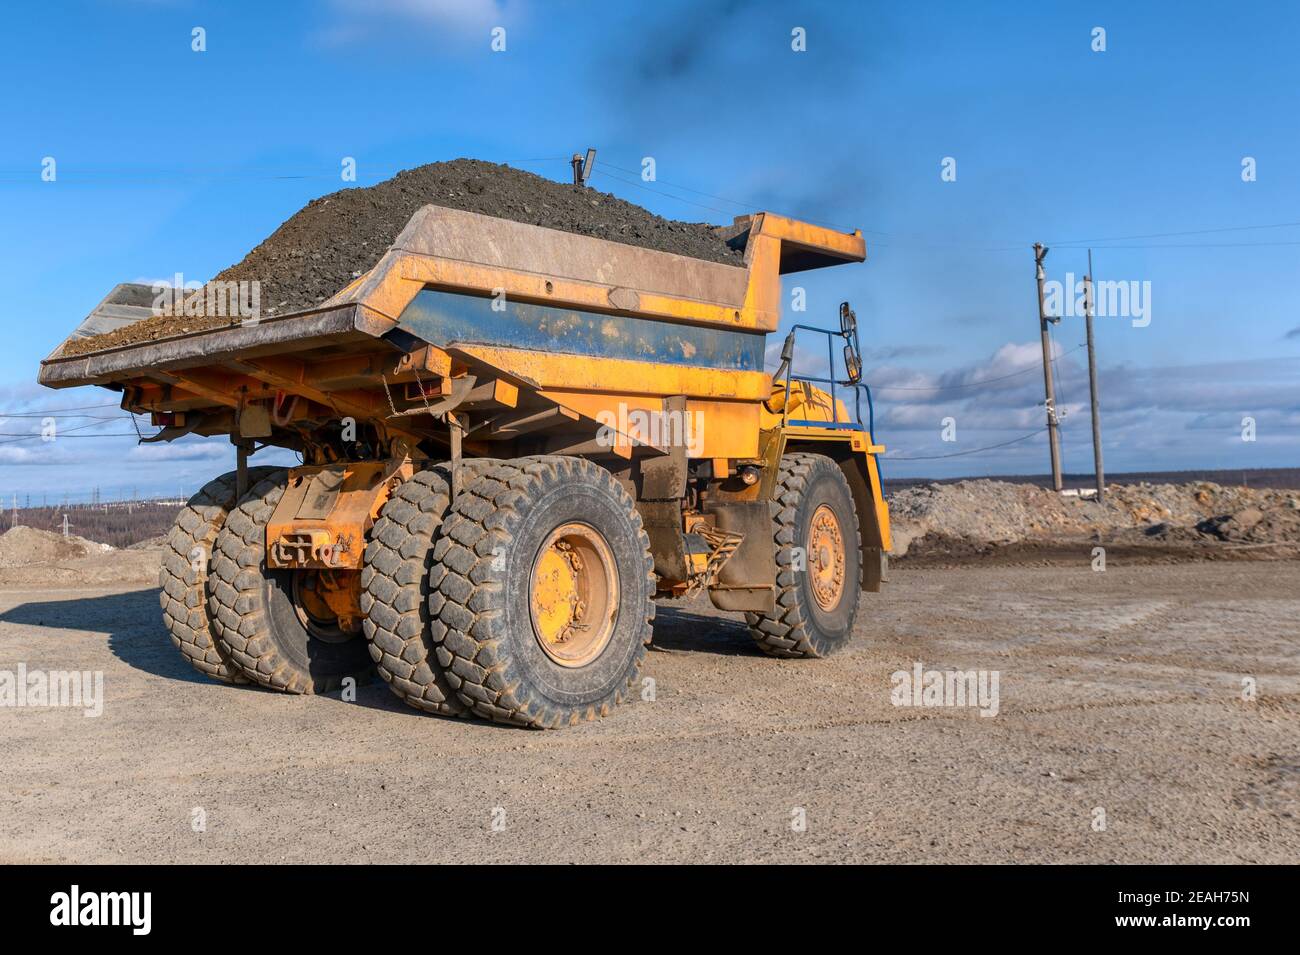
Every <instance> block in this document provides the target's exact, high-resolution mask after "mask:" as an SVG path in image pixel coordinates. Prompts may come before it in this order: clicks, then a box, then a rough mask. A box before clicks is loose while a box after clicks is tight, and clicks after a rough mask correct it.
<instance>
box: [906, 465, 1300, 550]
mask: <svg viewBox="0 0 1300 955" xmlns="http://www.w3.org/2000/svg"><path fill="white" fill-rule="evenodd" d="M889 512H890V521H891V525H892V528H893V538H894V549H893V552H892V554H893V556H894V557H895V558H899V557H906V558H907V559H911V560H916V559H963V558H968V557H977V556H987V555H992V554H1000V555H1003V556H1011V555H1020V556H1022V557H1025V558H1032V557H1034V556H1043V555H1045V554H1047V553H1048V552H1050V551H1051V550H1053V549H1059V548H1061V547H1070V546H1075V545H1078V544H1081V543H1086V542H1089V541H1091V542H1096V543H1102V544H1108V545H1117V546H1119V547H1121V548H1127V549H1130V550H1133V551H1135V552H1143V553H1152V554H1156V553H1160V554H1166V555H1169V556H1205V557H1216V556H1227V555H1228V554H1230V553H1232V554H1239V555H1243V556H1245V555H1246V552H1250V555H1251V556H1261V557H1271V556H1277V557H1288V556H1297V555H1300V491H1295V490H1281V489H1256V488H1243V487H1225V486H1223V485H1219V484H1212V483H1209V482H1195V483H1189V484H1131V485H1112V486H1110V487H1108V488H1107V489H1106V497H1105V500H1104V501H1103V502H1101V503H1099V502H1097V501H1096V500H1095V499H1090V498H1083V497H1078V496H1062V495H1060V494H1056V493H1054V492H1053V491H1050V490H1046V489H1044V488H1040V487H1035V486H1033V485H1029V484H1010V483H1007V482H1004V481H960V482H958V483H955V484H927V485H921V486H917V487H909V488H905V489H903V490H900V491H897V492H895V493H894V494H892V495H890V498H889Z"/></svg>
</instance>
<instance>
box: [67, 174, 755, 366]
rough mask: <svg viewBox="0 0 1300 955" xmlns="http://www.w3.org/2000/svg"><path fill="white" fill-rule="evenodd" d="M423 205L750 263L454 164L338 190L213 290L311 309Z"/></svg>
mask: <svg viewBox="0 0 1300 955" xmlns="http://www.w3.org/2000/svg"><path fill="white" fill-rule="evenodd" d="M425 205H437V206H445V207H447V208H450V209H460V210H464V211H468V212H478V213H482V214H483V215H489V216H496V217H497V218H500V219H511V220H513V221H515V222H525V223H529V224H531V225H538V226H545V227H547V228H550V229H559V230H560V231H562V232H573V233H576V234H578V235H586V236H595V237H596V238H601V239H610V240H612V241H615V242H623V243H625V244H627V245H636V246H641V247H642V248H647V249H657V250H659V251H661V252H673V253H676V254H678V255H685V256H690V257H691V258H696V259H706V260H708V261H711V262H723V263H725V264H727V265H741V264H743V259H744V256H743V253H741V252H739V251H737V250H735V249H732V248H731V247H730V246H728V245H727V244H726V242H725V241H724V240H723V239H722V237H721V236H720V235H719V234H718V233H717V232H716V231H715V230H714V228H713V227H712V226H710V225H708V224H707V223H694V222H678V221H675V220H672V219H664V218H661V217H659V216H657V215H655V214H654V213H652V212H650V211H648V210H646V209H643V208H641V207H640V206H638V205H634V204H632V203H630V202H626V201H624V200H623V199H619V198H618V197H616V196H612V195H609V194H608V193H604V192H599V191H597V190H595V189H588V188H584V187H581V186H575V185H573V184H571V183H562V182H555V181H554V180H551V179H546V178H543V177H542V176H538V175H535V174H533V173H531V172H525V171H523V170H521V169H512V168H511V167H509V166H502V165H498V164H496V163H490V162H482V161H480V160H477V159H453V160H451V161H449V162H436V163H429V164H428V165H425V166H418V167H416V168H415V169H407V170H404V171H402V172H400V173H398V174H397V175H396V176H395V177H393V178H392V179H388V180H385V181H384V182H381V183H378V184H376V185H373V186H367V187H363V188H350V189H340V190H339V191H338V192H332V193H330V194H329V195H327V196H322V197H321V198H319V199H313V200H312V201H311V202H309V203H308V204H307V205H306V206H304V207H303V208H302V209H301V210H299V211H298V212H297V213H295V214H294V215H293V216H292V217H290V218H289V219H288V220H287V221H286V222H285V223H284V224H283V225H281V226H280V227H279V228H278V229H276V230H275V231H274V232H273V233H271V235H270V237H269V238H267V239H266V240H265V241H264V242H263V243H262V244H261V245H259V246H257V248H255V249H253V251H251V252H249V253H248V255H246V256H245V257H244V258H243V260H242V261H240V262H239V263H238V264H236V265H232V266H231V267H230V268H228V269H225V270H224V271H222V272H221V273H219V274H218V275H216V276H215V277H214V278H213V281H221V282H239V281H257V282H259V283H260V288H259V293H260V303H261V311H262V315H263V316H264V317H274V316H276V315H284V314H287V313H289V312H296V311H301V310H302V309H306V308H311V307H312V306H315V305H319V304H320V303H321V302H323V301H324V300H325V299H327V298H329V297H330V296H332V295H334V294H335V293H336V292H338V291H340V290H341V289H343V288H344V287H345V286H346V285H347V284H348V283H349V282H351V281H352V280H353V279H354V278H357V277H358V276H360V275H362V274H364V273H365V272H368V271H369V270H370V269H371V268H372V267H374V265H375V263H376V262H378V261H379V258H380V256H382V255H383V254H384V252H385V251H386V250H387V249H388V247H389V246H390V245H392V243H393V240H394V239H396V238H397V236H398V234H399V233H400V232H401V231H402V229H403V228H405V226H406V223H407V222H408V221H410V218H411V216H412V215H414V214H415V212H416V211H417V210H418V209H420V207H422V206H425ZM237 320H238V319H234V320H232V319H230V318H226V317H215V316H202V317H189V316H187V317H173V316H170V315H155V316H152V317H150V318H146V319H143V320H142V321H139V322H136V323H135V324H133V325H128V326H127V327H125V328H119V329H116V330H114V331H112V332H108V333H106V334H103V335H96V336H93V337H89V338H79V339H76V340H74V341H70V342H68V343H67V345H66V346H65V348H64V351H63V354H65V355H79V354H84V353H86V352H91V351H98V350H99V349H102V348H111V347H116V346H120V345H129V344H135V343H138V342H144V341H153V340H155V339H159V338H165V337H168V336H170V335H175V334H178V333H180V332H181V331H182V330H184V331H190V332H192V331H198V330H201V329H204V328H215V327H218V326H221V325H227V324H233V322H234V321H237Z"/></svg>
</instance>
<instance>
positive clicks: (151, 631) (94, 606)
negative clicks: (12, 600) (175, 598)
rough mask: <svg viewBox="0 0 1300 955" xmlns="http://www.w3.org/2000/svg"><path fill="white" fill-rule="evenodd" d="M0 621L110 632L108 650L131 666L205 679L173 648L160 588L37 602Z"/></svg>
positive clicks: (190, 679) (1, 615)
mask: <svg viewBox="0 0 1300 955" xmlns="http://www.w3.org/2000/svg"><path fill="white" fill-rule="evenodd" d="M0 621H3V622H4V623H13V624H20V625H22V626H28V627H48V628H51V629H57V630H82V631H91V632H99V633H106V634H108V649H109V651H110V652H111V653H112V654H113V655H114V656H115V657H117V658H118V659H119V660H121V661H122V662H123V663H126V664H127V665H128V666H131V667H134V668H135V669H137V670H143V671H144V672H146V673H152V674H154V675H155V676H161V677H166V678H168V679H171V680H183V681H185V682H187V683H198V682H202V681H203V680H205V679H206V677H204V676H203V675H202V674H201V673H199V672H197V671H196V670H194V669H193V668H192V667H191V666H190V665H189V664H188V663H186V662H185V660H184V659H183V658H182V657H181V655H180V654H179V653H177V652H176V648H175V647H174V646H172V643H171V640H169V639H168V637H167V631H166V630H164V629H163V627H162V623H161V621H160V611H159V609H158V588H157V587H147V588H144V589H141V590H131V591H127V592H126V593H119V594H103V595H100V596H90V597H76V598H73V599H71V600H38V601H32V602H30V603H23V604H18V605H17V606H16V607H14V608H12V609H10V610H6V611H4V612H3V613H0Z"/></svg>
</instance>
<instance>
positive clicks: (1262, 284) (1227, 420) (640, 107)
mask: <svg viewBox="0 0 1300 955" xmlns="http://www.w3.org/2000/svg"><path fill="white" fill-rule="evenodd" d="M1297 9H1298V8H1297V7H1296V5H1294V4H1288V3H1268V2H1265V3H1255V4H1251V5H1249V6H1245V7H1243V6H1241V5H1239V4H1228V3H1222V4H1220V3H1196V2H1183V3H1164V4H1157V3H1113V4H1108V3H1087V4H1084V3H1064V2H1062V3H1051V4H1043V3H999V4H995V3H978V4H974V3H959V2H952V3H943V2H939V3H930V4H926V5H923V6H917V5H911V4H902V3H897V4H869V3H824V4H802V5H801V4H768V3H717V4H710V3H673V2H662V3H656V4H642V3H617V2H610V3H540V2H490V0H465V2H462V3H453V2H449V0H371V2H363V0H321V2H306V0H302V2H286V3H277V4H265V3H252V2H226V3H204V2H198V0H193V2H185V0H175V2H166V0H152V2H146V0H137V2H130V0H87V2H71V0H70V2H64V3H59V4H30V5H27V6H25V7H21V8H20V7H16V6H15V7H10V8H8V9H7V10H6V14H5V22H4V24H3V26H2V27H0V122H2V123H3V129H4V135H3V137H2V138H0V242H3V248H4V254H3V255H2V256H0V329H3V332H4V336H5V341H6V347H5V348H3V349H0V412H4V413H6V414H8V415H15V414H27V415H31V414H32V413H35V412H39V411H44V410H46V409H58V408H81V407H82V406H89V405H97V404H103V403H105V402H111V401H112V400H113V397H114V396H113V395H112V394H110V393H108V392H105V391H102V390H94V389H83V390H77V391H65V392H57V393H56V392H52V391H47V390H44V389H40V388H38V387H37V386H36V385H35V384H34V378H35V375H36V370H37V366H38V363H39V361H40V359H41V358H42V357H44V356H45V355H46V354H48V353H49V352H50V351H51V350H52V349H53V348H54V347H55V346H56V345H57V344H58V343H59V342H60V340H61V339H62V337H63V336H64V335H66V334H67V332H68V331H70V330H71V329H72V328H73V327H74V326H75V325H76V324H77V322H78V321H80V319H81V318H82V317H83V316H84V315H85V314H86V313H87V312H89V311H90V309H91V308H93V307H94V305H95V304H96V303H97V302H98V301H99V299H100V298H101V297H102V296H103V295H104V294H105V293H106V292H107V291H108V289H109V288H111V287H112V286H113V285H114V284H115V283H117V282H120V281H129V280H132V279H140V278H153V277H160V276H170V275H172V274H174V273H176V272H182V273H184V274H185V275H186V276H187V277H192V278H206V277H208V276H210V275H212V274H214V273H216V272H217V271H219V270H220V269H222V268H223V267H225V266H227V265H229V264H231V263H233V262H235V261H237V260H238V259H239V258H241V257H242V255H243V254H244V252H246V251H247V250H248V249H249V248H251V247H252V246H253V245H255V244H256V243H257V242H259V241H260V240H261V239H262V238H264V237H265V236H266V235H268V234H269V233H270V232H271V231H272V230H273V229H274V228H275V227H276V226H277V225H279V223H280V222H282V221H283V220H284V219H286V218H287V217H288V216H290V215H291V214H292V213H293V212H295V211H296V210H297V209H298V208H300V207H301V206H302V205H303V204H304V203H306V202H307V201H308V200H309V199H311V198H313V197H315V196H317V195H321V194H323V193H326V192H330V191H333V190H334V189H337V188H341V187H342V186H343V185H344V183H342V182H341V181H340V179H339V168H340V162H341V160H342V157H345V156H351V157H355V158H356V161H357V170H358V184H359V185H368V184H371V183H374V182H377V181H379V180H381V179H385V178H387V177H389V176H391V175H392V174H393V173H395V172H396V171H397V170H398V169H401V168H404V167H409V166H413V165H418V164H421V163H424V162H430V161H434V160H440V159H449V158H454V157H457V156H473V157H478V158H483V159H490V160H495V161H500V162H512V163H515V164H518V165H521V166H523V167H524V168H527V169H530V170H532V171H534V172H538V173H540V174H543V175H548V176H551V177H553V178H557V179H563V178H565V177H566V176H567V175H568V169H567V166H566V165H565V163H564V162H563V161H560V160H558V159H557V158H556V157H563V156H566V155H568V154H570V153H572V152H573V151H575V150H579V149H582V148H585V147H587V146H594V147H596V148H597V149H598V150H599V154H598V160H597V173H598V174H597V175H596V177H595V178H594V179H593V180H592V185H593V186H595V187H597V188H600V189H603V190H606V191H610V192H614V193H616V194H618V195H620V196H623V197H624V198H627V199H629V200H631V201H634V202H638V203H640V204H643V205H646V206H648V207H649V208H651V209H653V210H654V211H656V212H659V213H661V214H664V215H668V216H672V217H675V218H685V219H696V220H700V219H702V220H708V221H713V222H725V221H729V220H730V218H731V217H732V216H733V215H738V214H742V213H745V212H748V211H753V210H756V209H772V210H774V211H779V212H783V213H787V214H790V215H795V216H799V217H803V218H807V219H810V220H813V221H818V222H823V223H826V224H828V225H834V226H837V227H841V228H844V229H849V228H861V229H863V230H864V232H865V234H866V236H867V239H868V250H869V258H868V262H867V263H866V264H865V265H861V266H850V267H844V268H838V269H829V270H825V271H823V272H813V273H804V274H802V275H800V276H797V277H792V278H790V279H787V285H793V284H799V285H801V286H804V287H806V289H807V293H808V312H807V314H803V315H799V316H798V318H799V319H801V320H805V321H823V322H826V323H832V322H833V321H834V318H835V309H836V306H837V304H838V302H839V301H840V300H841V299H849V300H851V301H852V302H853V303H854V305H855V306H856V308H857V311H858V314H859V318H860V321H861V325H862V331H863V338H864V350H865V351H866V356H867V362H866V366H867V379H868V381H870V382H871V383H872V384H873V385H874V386H875V388H876V395H877V430H878V437H879V438H880V439H881V440H883V441H884V442H885V443H886V444H887V445H889V447H890V449H891V450H890V456H891V460H887V462H886V464H885V470H886V473H887V474H888V475H892V476H905V475H906V476H912V475H932V476H948V475H955V474H996V473H1009V472H1019V473H1027V472H1041V471H1043V470H1044V469H1045V468H1046V446H1045V440H1044V438H1043V436H1042V435H1036V436H1034V437H1032V438H1030V439H1028V440H1025V441H1022V442H1020V443H1018V444H1012V445H1010V446H1007V447H1005V448H1002V449H999V450H994V451H990V452H984V453H977V454H969V455H963V456H959V457H946V458H938V459H934V460H931V459H930V458H932V457H933V456H935V455H949V454H953V453H955V452H961V451H968V450H972V449H976V448H981V447H985V446H987V445H993V444H999V443H1002V442H1006V441H1009V440H1012V439H1014V438H1016V437H1018V436H1020V435H1023V434H1026V433H1028V432H1031V431H1033V430H1035V429H1036V428H1039V427H1041V424H1042V417H1043V410H1042V407H1041V401H1042V381H1041V372H1040V370H1039V368H1040V364H1039V344H1038V328H1037V319H1036V301H1035V292H1034V283H1033V260H1032V254H1031V252H1030V249H1029V246H1030V245H1031V244H1032V243H1033V242H1034V241H1037V240H1041V241H1043V242H1045V243H1046V244H1048V245H1049V246H1052V252H1051V253H1050V254H1049V256H1048V259H1047V265H1048V271H1049V276H1050V277H1053V278H1063V276H1064V273H1065V272H1066V271H1073V272H1074V273H1076V275H1082V274H1083V273H1084V272H1085V271H1086V249H1087V247H1088V245H1089V244H1091V245H1092V247H1093V248H1094V260H1095V263H1096V271H1097V274H1098V277H1099V278H1102V279H1112V280H1123V281H1135V282H1139V283H1143V282H1149V283H1150V289H1151V292H1150V296H1151V298H1150V317H1151V321H1150V324H1149V325H1146V326H1145V327H1134V326H1133V324H1132V322H1131V321H1129V320H1128V319H1127V318H1107V319H1099V320H1098V349H1099V355H1100V366H1101V387H1102V404H1103V412H1104V419H1103V425H1104V429H1105V432H1106V459H1107V466H1108V469H1109V470H1110V471H1112V472H1114V471H1123V470H1134V469H1179V468H1246V467H1275V466H1295V465H1300V309H1297V307H1296V305H1297V295H1296V291H1295V287H1294V286H1295V277H1296V274H1297V269H1296V264H1297V256H1300V162H1297V158H1298V157H1300V127H1298V126H1297V124H1296V122H1295V117H1296V116H1297V114H1298V113H1300V110H1297V105H1300V104H1297V96H1298V91H1300V75H1298V74H1300V65H1298V63H1297V58H1296V57H1295V55H1294V51H1295V49H1296V47H1297V40H1300V35H1298V34H1300V30H1298V27H1300V13H1297ZM497 26H500V27H504V28H505V30H506V50H505V52H501V53H494V52H493V51H492V50H491V49H490V40H491V36H490V31H491V30H492V29H493V28H494V27H497ZM194 27H202V28H204V30H206V39H207V50H206V52H202V53H196V52H194V51H192V50H191V35H192V34H191V31H192V29H193V28H194ZM794 27H803V28H804V29H805V30H806V35H807V50H806V51H805V52H795V51H793V50H792V49H791V30H792V29H793V28H794ZM1095 27H1103V28H1104V29H1105V31H1106V49H1105V51H1104V52H1094V51H1093V49H1092V45H1093V36H1092V31H1093V29H1094V28H1095ZM46 156H52V157H54V158H55V159H56V161H57V163H58V167H57V168H58V179H57V181H56V182H53V183H49V182H42V181H41V179H40V172H41V162H42V159H43V157H46ZM644 156H653V157H654V158H655V160H656V165H657V171H658V182H656V183H653V184H645V183H641V182H640V181H639V180H637V179H636V177H635V176H634V175H632V174H629V173H627V172H625V171H624V170H637V169H639V167H640V160H641V158H642V157H644ZM945 157H952V158H954V159H955V160H956V169H957V176H956V180H955V181H950V182H945V181H943V179H942V178H941V175H940V173H941V163H942V161H943V159H944V158H945ZM1244 157H1253V158H1254V160H1255V163H1256V170H1257V178H1256V181H1253V182H1243V181H1242V160H1243V158H1244ZM688 190H689V191H688ZM1287 223H1296V225H1285V224H1287ZM1264 227H1267V228H1264ZM1210 230H1229V231H1210ZM1127 237H1140V238H1127ZM794 317H795V316H793V315H791V316H787V318H788V319H793V318H794ZM1056 340H1057V343H1058V346H1059V351H1060V352H1061V356H1060V358H1059V360H1058V366H1059V368H1058V370H1059V376H1060V382H1059V395H1058V399H1059V401H1060V404H1061V407H1062V408H1063V409H1064V410H1065V413H1066V415H1065V420H1064V424H1063V444H1064V449H1065V462H1066V467H1067V470H1075V471H1085V470H1088V469H1089V468H1090V465H1091V449H1090V444H1089V440H1090V439H1089V434H1088V413H1087V406H1086V398H1087V377H1086V365H1085V364H1084V361H1083V358H1084V353H1083V352H1082V351H1081V350H1078V348H1077V346H1078V344H1079V343H1080V342H1082V341H1083V330H1082V323H1081V321H1080V320H1079V319H1076V318H1066V319H1065V320H1064V321H1063V323H1062V324H1061V325H1060V326H1059V327H1058V328H1057V330H1056ZM990 379H998V380H996V381H990ZM954 386H960V387H954ZM92 413H94V414H100V413H104V414H107V415H108V416H110V417H112V415H113V414H114V411H113V409H112V408H108V409H98V410H93V411H92ZM1245 416H1250V417H1252V418H1254V419H1255V421H1256V426H1257V440H1256V441H1254V442H1243V441H1242V440H1241V421H1242V418H1243V417H1245ZM946 417H952V418H953V419H954V420H955V423H956V430H957V440H956V441H955V442H951V443H946V442H943V441H941V439H940V432H941V428H942V422H943V419H944V418H946ZM38 422H39V419H38V418H32V417H5V418H2V419H0V441H3V442H7V443H0V498H3V499H4V500H5V501H8V500H9V497H10V494H13V493H16V494H18V495H20V503H21V499H23V498H25V496H26V495H27V494H31V495H33V497H36V496H38V495H41V494H44V495H48V496H49V497H50V498H54V497H57V496H61V495H62V494H70V495H74V496H75V495H80V494H84V493H85V492H87V491H89V490H90V489H91V488H92V487H95V486H98V487H100V488H101V489H102V493H104V494H106V495H108V494H116V493H122V492H130V491H131V490H132V489H137V490H138V491H139V492H140V493H154V492H159V491H164V492H176V491H179V490H181V489H182V488H193V487H195V486H197V485H198V484H199V483H201V482H202V481H203V480H204V479H205V478H207V477H210V476H212V475H214V474H216V473H218V472H220V471H221V470H224V469H226V467H227V465H228V464H229V462H230V460H231V459H232V453H231V450H230V447H229V445H228V444H227V443H225V442H224V441H212V442H200V441H185V442H181V443H178V444H177V445H174V446H171V447H164V448H155V447H149V448H141V447H136V446H135V445H134V442H133V441H131V440H130V439H125V438H113V437H104V438H90V439H84V440H76V441H72V440H60V441H57V442H54V443H53V444H47V443H42V442H40V441H39V440H35V441H33V440H21V439H16V438H14V437H13V436H15V435H22V434H26V433H29V432H34V431H36V430H37V429H38ZM79 423H82V424H91V425H92V427H90V428H88V429H86V431H85V432H84V433H88V434H95V433H100V432H103V433H121V432H123V431H127V430H130V427H129V423H128V422H125V421H122V420H109V421H103V422H99V423H95V422H94V421H93V420H89V419H88V420H86V421H77V420H73V419H68V420H67V422H66V424H65V427H66V426H67V425H76V424H79ZM904 458H917V459H919V460H914V461H907V460H903V459H904Z"/></svg>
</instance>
